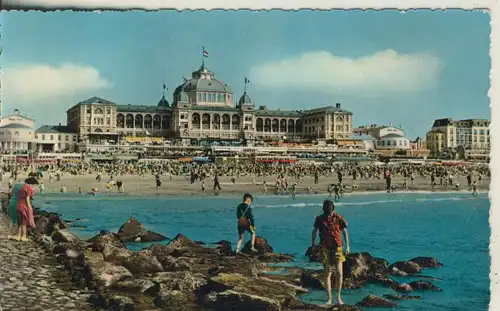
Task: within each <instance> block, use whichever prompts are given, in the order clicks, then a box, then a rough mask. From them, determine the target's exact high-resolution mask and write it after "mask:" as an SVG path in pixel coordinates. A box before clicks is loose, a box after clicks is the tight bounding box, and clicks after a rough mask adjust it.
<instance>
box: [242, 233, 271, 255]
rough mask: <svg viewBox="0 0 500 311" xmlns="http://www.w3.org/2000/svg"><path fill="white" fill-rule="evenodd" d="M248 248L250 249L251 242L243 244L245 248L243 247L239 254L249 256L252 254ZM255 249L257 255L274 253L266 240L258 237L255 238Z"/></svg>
mask: <svg viewBox="0 0 500 311" xmlns="http://www.w3.org/2000/svg"><path fill="white" fill-rule="evenodd" d="M250 248H251V241H248V242H247V243H246V244H245V246H243V249H242V250H241V252H242V253H246V254H250V253H252V252H251V250H250ZM255 249H256V250H257V254H265V253H272V252H273V251H274V250H273V248H272V247H271V245H269V243H267V240H266V239H264V238H263V237H260V236H258V237H255Z"/></svg>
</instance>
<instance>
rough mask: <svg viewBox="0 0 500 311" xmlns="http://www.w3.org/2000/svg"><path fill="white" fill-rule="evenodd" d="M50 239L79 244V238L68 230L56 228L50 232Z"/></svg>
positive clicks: (57, 241)
mask: <svg viewBox="0 0 500 311" xmlns="http://www.w3.org/2000/svg"><path fill="white" fill-rule="evenodd" d="M52 240H53V241H54V242H56V243H70V244H79V243H80V239H78V238H77V237H76V236H75V235H74V234H73V233H71V232H69V231H68V230H64V229H63V230H57V231H55V232H54V233H53V234H52Z"/></svg>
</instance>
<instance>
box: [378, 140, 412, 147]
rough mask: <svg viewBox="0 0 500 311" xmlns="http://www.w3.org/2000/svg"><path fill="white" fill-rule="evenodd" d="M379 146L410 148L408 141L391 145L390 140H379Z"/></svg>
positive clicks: (400, 141)
mask: <svg viewBox="0 0 500 311" xmlns="http://www.w3.org/2000/svg"><path fill="white" fill-rule="evenodd" d="M375 144H376V145H377V146H386V145H387V146H388V147H390V146H401V147H408V141H406V140H395V141H393V142H392V143H391V141H390V140H377V141H376V142H375Z"/></svg>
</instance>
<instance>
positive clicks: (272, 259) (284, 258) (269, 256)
mask: <svg viewBox="0 0 500 311" xmlns="http://www.w3.org/2000/svg"><path fill="white" fill-rule="evenodd" d="M257 259H258V260H260V261H262V262H266V263H279V262H290V261H292V260H293V256H291V255H287V254H277V253H264V254H262V255H260V256H258V257H257Z"/></svg>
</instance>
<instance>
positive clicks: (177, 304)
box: [146, 272, 207, 311]
mask: <svg viewBox="0 0 500 311" xmlns="http://www.w3.org/2000/svg"><path fill="white" fill-rule="evenodd" d="M152 281H153V282H155V283H156V285H155V286H154V287H152V288H150V289H149V290H147V291H146V293H147V294H148V295H151V296H154V297H156V298H155V305H156V306H158V307H162V308H165V309H166V310H172V311H184V310H188V311H191V310H192V311H195V310H201V308H200V306H199V305H198V303H197V296H196V295H195V292H196V291H197V290H198V289H199V288H200V287H202V286H204V285H206V284H207V280H206V278H205V276H203V275H202V274H197V273H190V272H161V273H157V274H156V275H155V276H154V277H153V278H152Z"/></svg>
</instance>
